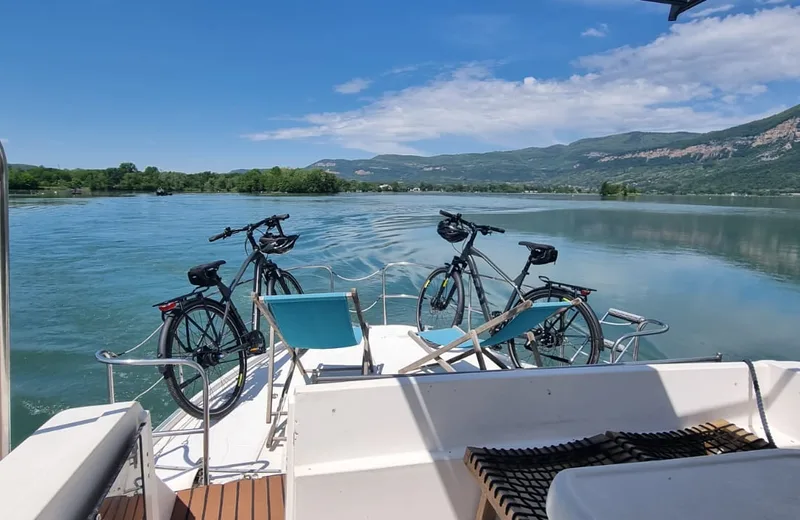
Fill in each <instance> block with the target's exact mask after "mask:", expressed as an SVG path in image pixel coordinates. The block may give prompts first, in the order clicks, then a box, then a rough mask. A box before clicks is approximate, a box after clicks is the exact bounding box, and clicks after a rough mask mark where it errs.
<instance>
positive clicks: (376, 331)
mask: <svg viewBox="0 0 800 520" xmlns="http://www.w3.org/2000/svg"><path fill="white" fill-rule="evenodd" d="M411 330H415V329H414V328H413V327H409V326H405V325H376V326H371V327H370V346H371V349H372V357H373V360H374V362H375V365H376V368H377V369H378V371H379V372H380V373H383V374H395V373H397V372H398V370H399V369H400V368H402V367H404V366H406V365H408V364H409V363H411V362H413V361H415V360H417V359H419V358H421V357H422V356H424V355H425V352H424V351H423V350H422V349H421V348H420V346H419V345H417V344H416V343H415V342H414V341H413V340H412V339H411V338H410V337H409V336H408V332H409V331H411ZM454 352H455V351H454ZM361 355H362V349H361V348H360V347H353V348H344V349H335V350H311V351H308V352H306V354H304V355H303V359H302V361H303V365H304V366H305V368H306V370H309V371H310V370H313V369H315V368H319V367H324V366H328V367H332V366H337V365H339V366H341V365H359V366H360V365H361ZM445 357H447V356H445ZM289 363H290V357H289V354H288V352H287V351H285V350H281V349H280V348H279V349H278V351H277V352H276V354H275V386H274V391H273V392H274V393H273V396H272V399H273V406H274V407H276V406H277V401H278V396H279V395H280V393H281V391H282V389H283V382H284V381H285V380H286V376H287V374H288V370H287V368H288V367H289ZM267 367H268V356H267V354H264V355H262V356H258V357H253V358H250V359H249V360H248V374H247V382H246V384H245V389H244V392H243V394H242V397H241V399H240V402H239V404H238V405H237V406H236V408H235V409H234V410H233V411H232V412H231V413H230V414H229V415H227V416H226V417H224V418H223V419H221V420H219V421H217V422H215V423H212V426H211V429H210V446H211V447H210V453H209V459H210V461H209V464H210V470H209V479H210V481H211V482H214V483H224V482H228V481H233V480H238V479H241V478H242V477H243V476H250V477H258V476H265V475H268V474H279V473H283V472H284V471H285V460H284V459H285V457H284V455H285V444H284V443H283V442H280V443H278V446H277V447H275V448H274V449H268V448H267V446H266V440H267V435H268V433H269V428H270V425H269V424H268V423H267V417H266V411H267V399H268V396H267V393H268V392H267ZM453 367H454V368H455V369H456V370H457V371H477V370H479V368H478V365H477V361H476V359H475V356H470V357H468V358H467V359H465V360H462V361H458V362H456V363H453ZM487 368H489V369H496V368H497V367H495V366H494V365H493V364H492V363H491V362H488V363H487ZM431 370H432V371H434V370H435V371H439V369H438V367H436V368H434V369H431ZM356 373H357V372H354V374H356ZM345 374H346V373H345ZM337 375H343V373H342V372H337ZM234 377H236V374H235V373H233V374H231V375H230V377H229V378H224V377H223V378H221V381H218V382H217V384H215V385H212V388H211V395H212V402H213V395H214V390H215V388H217V389H218V388H219V386H218V385H224V384H226V382H228V381H232V380H233V378H234ZM292 384H293V385H302V384H304V382H303V379H302V378H301V377H297V376H295V377H294V379H293V382H292ZM280 420H281V421H283V420H285V417H283V418H281V419H280ZM200 427H201V421H200V420H198V419H195V418H193V417H191V416H188V415H187V414H185V413H183V411H182V410H178V411H176V412H175V413H174V414H172V415H171V416H170V417H169V418H167V420H165V421H164V423H162V424H161V425H160V426H159V427H158V428H157V430H162V429H169V430H175V429H191V428H200ZM280 434H281V432H279V435H280ZM154 449H155V452H154V453H155V462H156V470H157V473H158V476H159V477H160V478H161V479H162V480H163V481H164V482H165V483H166V484H167V485H168V486H169V487H170V488H172V489H173V490H175V491H179V490H183V489H188V488H190V487H191V486H192V484H193V483H194V482H195V477H196V475H197V471H198V470H197V466H196V463H197V461H198V460H200V457H201V455H202V436H201V435H186V436H170V437H162V438H159V439H157V442H156V444H155V446H154Z"/></svg>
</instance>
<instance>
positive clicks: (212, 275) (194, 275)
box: [187, 260, 225, 287]
mask: <svg viewBox="0 0 800 520" xmlns="http://www.w3.org/2000/svg"><path fill="white" fill-rule="evenodd" d="M224 264H225V260H217V261H216V262H210V263H208V264H200V265H196V266H194V267H192V268H191V269H189V272H188V273H187V276H188V277H189V283H190V284H192V285H196V286H198V287H211V286H212V285H216V284H217V282H218V281H219V275H218V274H217V269H219V267H220V266H221V265H224Z"/></svg>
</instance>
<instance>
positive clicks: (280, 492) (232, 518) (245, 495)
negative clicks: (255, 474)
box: [171, 475, 286, 520]
mask: <svg viewBox="0 0 800 520" xmlns="http://www.w3.org/2000/svg"><path fill="white" fill-rule="evenodd" d="M285 480H286V479H285V477H284V476H283V475H275V476H272V477H265V478H259V479H242V480H237V481H233V482H228V483H227V484H211V485H209V486H200V487H196V488H193V489H187V490H184V491H180V492H178V496H177V498H176V500H175V508H174V509H173V510H172V517H171V520H283V519H284V510H285V509H284V504H285V502H286V482H285Z"/></svg>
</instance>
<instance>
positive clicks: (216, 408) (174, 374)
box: [158, 298, 248, 419]
mask: <svg viewBox="0 0 800 520" xmlns="http://www.w3.org/2000/svg"><path fill="white" fill-rule="evenodd" d="M247 337H248V336H247V330H246V329H245V327H244V325H243V324H242V323H241V322H240V320H239V319H238V315H236V314H235V313H234V312H233V311H232V310H229V311H228V313H227V316H226V314H225V306H224V305H223V304H221V303H220V302H218V301H216V300H209V299H206V298H198V299H196V300H192V301H189V302H187V303H185V304H184V305H183V307H182V309H181V310H180V311H179V312H176V313H174V314H171V315H170V316H168V317H167V318H166V320H165V321H164V328H163V329H162V330H161V336H160V337H159V342H158V357H159V358H164V359H174V358H180V359H190V360H192V361H195V362H196V363H198V364H199V365H200V366H202V367H203V369H204V370H205V372H206V375H207V377H208V384H209V403H208V404H209V415H210V417H211V418H212V419H221V418H222V417H225V416H226V415H227V414H229V413H230V412H231V411H232V410H233V408H234V407H235V406H236V402H237V401H238V400H239V397H241V395H242V391H243V390H244V382H245V376H246V375H247V356H246V353H245V347H246V343H247ZM161 370H162V373H163V374H164V380H165V382H166V384H167V390H169V393H170V395H171V396H172V398H173V399H174V400H175V402H176V403H177V405H178V406H180V407H181V409H183V410H184V411H185V412H186V413H188V414H189V415H191V416H192V417H196V418H198V419H202V417H203V408H202V404H203V401H202V392H203V380H202V377H201V376H200V374H198V373H194V371H193V370H192V369H190V368H183V367H179V366H168V365H165V366H164V367H163V368H162V369H161Z"/></svg>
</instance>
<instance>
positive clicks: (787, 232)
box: [11, 194, 800, 444]
mask: <svg viewBox="0 0 800 520" xmlns="http://www.w3.org/2000/svg"><path fill="white" fill-rule="evenodd" d="M439 209H448V210H450V211H454V212H455V211H461V212H463V213H464V214H465V215H466V216H468V218H471V219H473V220H476V221H478V222H480V223H485V224H491V225H494V226H499V227H504V228H506V229H507V231H508V232H507V233H506V234H505V235H492V236H488V237H479V239H478V241H477V242H476V246H477V247H479V248H480V249H482V250H483V251H484V252H486V253H487V254H489V256H490V257H491V258H493V259H494V260H495V261H496V263H498V264H499V265H500V266H501V267H502V268H503V269H504V270H506V271H507V272H508V273H510V274H512V275H516V273H517V272H518V271H519V269H520V267H521V266H522V264H523V262H524V260H525V257H526V250H525V249H524V248H522V247H520V246H518V245H517V242H518V241H519V240H523V239H524V240H532V241H538V242H547V243H552V244H554V245H555V246H556V247H557V248H558V249H559V252H560V253H559V260H558V263H557V264H556V265H548V266H542V267H540V268H538V269H536V270H534V271H532V276H531V278H530V280H531V281H536V280H535V278H534V276H533V275H536V274H543V275H547V276H549V277H551V278H553V279H556V280H563V281H568V282H572V283H576V284H580V285H587V286H590V287H593V288H596V289H598V292H597V293H596V294H594V295H592V297H591V299H590V303H591V305H592V307H593V308H594V309H595V311H596V312H597V313H598V314H599V315H601V314H602V313H603V312H604V311H605V310H606V309H607V308H608V307H610V306H614V307H618V308H622V309H627V310H630V311H633V312H637V313H640V314H643V315H645V316H648V317H653V318H657V319H661V320H663V321H666V322H667V323H669V324H670V325H671V330H670V332H669V333H667V334H666V335H664V336H660V337H658V338H656V339H654V340H653V341H652V342H648V343H647V344H646V345H644V346H643V352H642V357H643V358H647V359H653V358H663V357H683V356H695V355H705V354H713V353H716V352H717V351H721V352H723V353H725V354H726V355H727V357H728V359H741V358H744V357H749V358H754V359H757V358H775V359H800V340H798V325H797V320H798V309H800V232H799V231H800V198H798V199H794V198H780V199H766V198H754V197H751V198H741V197H738V198H727V197H724V198H722V197H720V198H705V197H703V198H677V197H676V198H670V199H666V198H664V199H645V198H643V199H640V200H637V201H600V200H597V199H593V198H578V197H575V198H549V197H533V196H523V195H508V196H491V195H487V196H480V195H444V194H442V195H439V194H436V195H432V194H419V195H415V194H398V195H394V194H383V195H339V196H333V197H266V196H244V195H175V196H172V197H154V196H149V195H141V196H130V197H107V198H72V199H23V198H17V199H13V200H12V202H11V269H12V270H11V279H12V299H11V301H12V307H11V324H12V331H11V339H12V349H13V350H12V389H13V390H12V391H13V395H12V430H13V431H12V439H13V442H14V443H15V444H16V443H18V442H20V441H21V440H22V439H23V438H24V437H25V436H27V435H28V434H30V433H31V432H32V431H33V430H34V429H35V428H37V427H38V426H39V425H40V424H41V423H43V422H44V421H45V420H46V419H47V418H49V417H50V416H51V415H52V414H54V413H56V412H58V411H59V410H62V409H64V408H67V407H70V406H77V405H85V404H97V403H102V402H104V401H105V399H106V398H107V390H106V382H105V371H104V369H103V368H102V367H101V366H100V365H99V364H98V363H96V362H95V361H94V357H93V353H94V352H95V351H96V350H99V349H110V350H114V351H121V350H124V349H126V348H129V347H131V346H133V345H135V344H137V343H138V342H139V341H141V340H142V339H144V338H145V337H146V336H147V335H148V334H149V333H150V332H151V331H152V330H153V329H154V328H156V327H157V326H158V325H159V323H160V313H159V312H158V311H157V310H155V309H153V308H152V307H151V305H152V304H153V303H156V302H158V301H162V300H165V299H167V298H169V297H171V296H175V295H178V294H183V293H185V292H188V290H189V289H190V286H189V284H188V282H187V281H186V271H187V269H188V268H189V267H191V266H192V265H195V264H198V263H202V262H208V261H212V260H217V259H225V260H227V261H228V264H227V265H225V266H224V267H223V268H222V270H221V272H222V275H223V278H226V279H230V278H231V277H232V276H233V274H234V273H235V271H236V269H237V268H238V266H239V264H240V262H241V261H242V260H243V259H244V248H243V243H244V242H243V238H244V237H243V236H242V235H239V236H237V237H234V238H232V239H228V240H225V241H221V242H215V243H213V244H211V243H209V242H208V241H207V237H208V236H210V235H212V234H214V233H217V232H220V231H222V229H223V228H225V226H242V225H244V224H246V223H248V222H253V221H257V220H260V219H261V218H263V217H265V216H269V215H271V214H273V213H289V214H291V219H290V220H289V221H288V222H287V223H286V225H285V228H286V230H287V232H299V233H301V235H302V236H301V238H300V240H299V241H298V243H297V246H296V247H295V249H294V250H293V251H291V252H290V253H289V254H287V255H284V256H282V257H278V258H276V261H277V263H278V264H279V265H281V266H283V267H289V266H295V265H305V264H329V265H331V266H333V267H334V269H335V270H336V272H337V273H338V274H341V275H343V276H347V277H358V276H363V275H365V274H368V273H370V272H372V271H374V270H376V269H378V268H380V267H381V266H382V265H383V264H385V263H387V262H392V261H398V260H404V261H413V262H419V263H423V264H442V263H443V262H445V261H446V260H449V259H450V258H452V256H453V254H454V251H453V248H452V247H451V246H450V244H448V243H446V242H445V241H443V240H441V239H440V238H439V237H438V235H437V234H436V230H435V226H436V222H437V221H438V216H437V213H438V210H439ZM426 274H427V273H426V272H425V270H400V271H397V272H396V274H395V275H394V276H390V277H389V292H407V293H409V292H410V293H416V292H417V288H418V287H419V285H420V284H421V281H422V279H423V278H424V276H425V275H426ZM298 278H299V279H300V281H301V283H302V284H303V285H304V287H306V288H307V289H324V288H325V284H326V281H325V280H324V279H323V278H322V277H321V276H320V275H319V274H318V273H312V272H310V271H303V272H301V273H300V274H299V275H298ZM351 286H356V287H357V288H358V289H359V293H360V294H361V299H362V304H364V305H366V304H367V303H370V302H372V301H374V300H375V298H376V296H377V295H378V294H379V291H380V282H379V279H377V278H376V279H373V280H371V281H369V282H364V283H344V282H342V283H340V284H339V285H337V287H338V288H341V289H346V288H349V287H351ZM505 291H507V289H504V288H502V287H492V290H491V294H492V295H493V296H494V297H495V301H497V302H503V303H504V302H505V297H506V296H507V292H505ZM244 293H246V290H245V291H242V294H241V296H242V298H243V297H244V296H246V295H245V294H244ZM240 301H241V300H240ZM388 307H389V319H390V322H405V323H411V321H412V319H413V302H410V301H402V300H395V301H393V302H391V303H390V304H389V306H388ZM368 319H369V321H371V322H373V323H378V322H380V321H382V314H381V306H380V305H377V306H376V307H375V308H373V309H372V310H371V311H370V312H369V313H368ZM141 352H142V353H143V354H146V355H147V356H153V355H154V352H155V343H154V342H151V343H149V344H148V345H146V346H145V347H143V348H142V351H141ZM117 374H118V378H117V396H118V399H120V400H122V399H130V398H133V397H134V396H136V395H137V394H138V393H139V392H140V391H142V390H143V389H145V388H146V387H147V386H149V385H150V384H152V383H153V382H155V381H156V380H157V378H158V375H157V373H156V370H155V369H154V368H138V369H131V370H128V371H122V370H120V371H118V372H117ZM143 404H144V405H145V406H146V407H148V408H150V409H151V410H152V411H153V413H154V422H155V423H158V421H160V420H161V419H163V418H164V417H165V416H166V415H167V414H168V413H169V412H170V411H171V410H172V409H173V407H174V406H173V404H172V402H171V400H170V398H169V397H168V395H167V393H166V392H165V391H163V389H162V388H160V386H159V387H157V388H156V390H155V391H154V392H151V393H149V394H147V395H146V396H145V397H144V398H143Z"/></svg>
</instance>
